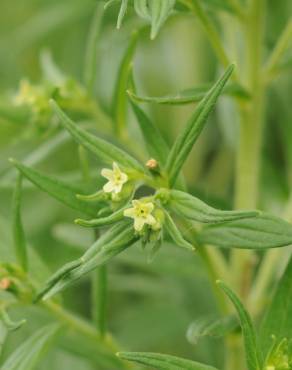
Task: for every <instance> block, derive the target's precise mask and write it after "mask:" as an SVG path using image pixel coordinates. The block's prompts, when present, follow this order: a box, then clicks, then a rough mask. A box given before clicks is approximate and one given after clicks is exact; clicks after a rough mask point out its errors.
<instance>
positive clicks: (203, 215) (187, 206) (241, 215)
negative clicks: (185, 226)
mask: <svg viewBox="0 0 292 370" xmlns="http://www.w3.org/2000/svg"><path fill="white" fill-rule="evenodd" d="M167 207H168V208H169V209H171V210H172V211H173V212H175V213H177V214H178V215H179V216H181V217H184V218H188V219H191V220H195V221H199V222H205V223H218V222H226V221H233V220H239V219H245V218H250V217H255V216H258V215H259V214H260V213H259V212H258V211H221V210H219V209H215V208H213V207H210V206H208V205H207V204H206V203H204V202H203V201H201V200H200V199H198V198H196V197H194V196H192V195H190V194H188V193H185V192H183V191H179V190H170V192H169V201H168V202H167Z"/></svg>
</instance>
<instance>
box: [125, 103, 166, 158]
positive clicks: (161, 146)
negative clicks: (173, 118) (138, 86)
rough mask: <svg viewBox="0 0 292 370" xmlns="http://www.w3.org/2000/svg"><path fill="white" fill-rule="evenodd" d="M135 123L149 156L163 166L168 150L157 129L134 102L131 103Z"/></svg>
mask: <svg viewBox="0 0 292 370" xmlns="http://www.w3.org/2000/svg"><path fill="white" fill-rule="evenodd" d="M131 105H132V108H133V111H134V113H135V116H136V118H137V122H138V124H139V127H140V129H141V131H142V134H143V137H144V140H145V144H146V147H147V150H148V153H149V155H150V156H153V158H155V159H157V160H158V161H159V162H160V163H161V164H165V162H166V159H167V155H168V153H169V148H168V146H167V144H166V142H165V141H164V138H163V137H162V136H161V134H160V132H159V131H158V129H157V128H156V127H155V126H154V125H153V123H152V122H151V121H150V119H149V118H148V117H147V115H146V114H145V113H144V112H143V110H142V109H141V108H140V107H139V106H138V105H137V104H135V103H134V102H131Z"/></svg>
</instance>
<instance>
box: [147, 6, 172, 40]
mask: <svg viewBox="0 0 292 370" xmlns="http://www.w3.org/2000/svg"><path fill="white" fill-rule="evenodd" d="M174 4H175V0H150V1H149V5H150V11H151V35H150V38H151V40H153V39H155V37H156V36H157V34H158V32H159V30H160V28H161V27H162V25H163V24H164V22H165V21H166V20H167V18H168V16H169V15H170V13H171V11H172V10H173V7H174Z"/></svg>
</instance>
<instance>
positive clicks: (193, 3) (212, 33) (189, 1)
mask: <svg viewBox="0 0 292 370" xmlns="http://www.w3.org/2000/svg"><path fill="white" fill-rule="evenodd" d="M181 2H182V3H183V4H184V5H186V6H187V7H188V8H189V9H190V10H191V11H192V12H193V13H194V14H196V15H197V17H198V18H199V20H200V22H201V24H202V26H203V28H204V30H205V32H206V34H207V36H208V39H209V41H210V43H211V45H212V48H213V50H214V52H215V54H216V56H217V58H218V59H219V61H220V63H221V64H222V65H223V66H224V67H225V68H226V67H228V66H229V65H230V61H229V58H228V56H227V54H226V52H225V50H224V46H223V45H222V42H221V39H220V37H219V35H218V31H217V30H216V28H215V27H214V24H213V22H212V21H211V20H210V19H209V17H208V16H207V14H206V13H205V12H204V10H203V8H202V7H201V5H200V3H199V2H198V1H197V0H181Z"/></svg>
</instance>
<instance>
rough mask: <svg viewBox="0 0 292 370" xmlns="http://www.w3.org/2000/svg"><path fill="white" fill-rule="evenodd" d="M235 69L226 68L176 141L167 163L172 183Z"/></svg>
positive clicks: (232, 66) (171, 183)
mask: <svg viewBox="0 0 292 370" xmlns="http://www.w3.org/2000/svg"><path fill="white" fill-rule="evenodd" d="M233 69H234V65H233V64H232V65H230V66H229V67H228V68H227V69H226V71H225V73H224V74H223V76H222V77H221V78H220V79H219V80H218V81H217V82H216V83H215V85H214V86H213V87H212V89H211V90H210V91H209V92H208V93H207V95H206V96H205V97H204V99H203V100H202V101H201V102H200V103H199V104H198V106H197V108H196V110H195V112H194V113H193V115H192V116H191V118H190V120H189V121H188V123H187V125H186V127H185V128H184V129H183V131H182V132H181V134H180V135H179V136H178V138H177V140H176V141H175V143H174V145H173V147H172V149H171V152H170V154H169V156H168V161H167V164H166V171H167V173H168V175H169V182H170V185H173V184H174V183H175V180H176V178H177V176H178V174H179V172H180V170H181V168H182V166H183V164H184V162H185V160H186V159H187V157H188V155H189V153H190V151H191V149H192V147H193V145H194V143H195V142H196V140H197V138H198V136H199V135H200V133H201V131H202V129H203V127H204V125H205V123H206V121H207V118H208V117H209V114H210V113H211V112H212V110H213V108H214V105H215V103H216V101H217V99H218V97H219V95H220V94H221V92H222V90H223V88H224V86H225V84H226V83H227V81H228V79H229V77H230V76H231V74H232V72H233Z"/></svg>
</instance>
